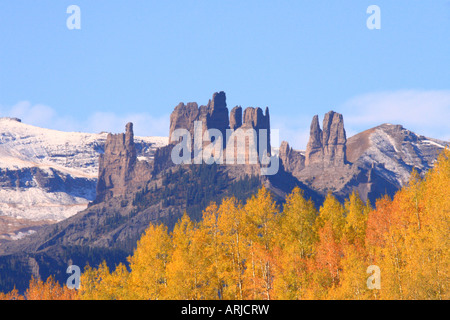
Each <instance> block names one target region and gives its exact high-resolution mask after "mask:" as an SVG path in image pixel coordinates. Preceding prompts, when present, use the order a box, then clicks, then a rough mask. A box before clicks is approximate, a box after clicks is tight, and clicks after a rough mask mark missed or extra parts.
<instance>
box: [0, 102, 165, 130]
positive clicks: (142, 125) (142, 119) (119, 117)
mask: <svg viewBox="0 0 450 320" xmlns="http://www.w3.org/2000/svg"><path fill="white" fill-rule="evenodd" d="M0 116H7V117H16V118H20V119H22V122H24V123H27V124H31V125H34V126H38V127H43V128H49V129H56V130H62V131H81V132H93V133H98V132H101V131H106V132H113V133H118V132H124V130H125V125H126V124H127V123H128V122H133V124H134V126H133V128H134V132H135V135H137V136H167V135H168V134H169V115H163V116H161V117H154V116H152V115H150V114H148V113H128V114H116V113H113V112H94V113H92V114H90V115H87V117H86V120H85V121H77V120H76V119H74V118H72V117H68V116H63V115H59V114H58V113H57V112H56V110H55V109H53V108H51V107H49V106H46V105H42V104H36V105H33V104H31V103H30V102H29V101H21V102H19V103H17V104H15V105H14V106H12V107H0Z"/></svg>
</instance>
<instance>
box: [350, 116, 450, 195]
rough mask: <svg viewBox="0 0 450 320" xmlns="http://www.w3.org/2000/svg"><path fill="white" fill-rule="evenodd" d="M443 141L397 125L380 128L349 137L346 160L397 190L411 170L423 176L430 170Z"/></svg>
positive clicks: (444, 144) (442, 147)
mask: <svg viewBox="0 0 450 320" xmlns="http://www.w3.org/2000/svg"><path fill="white" fill-rule="evenodd" d="M448 145H449V143H448V142H446V141H442V140H438V139H433V138H428V137H425V136H422V135H417V134H415V133H414V132H412V131H410V130H408V129H406V128H404V127H403V126H401V125H393V124H382V125H380V126H377V127H375V128H372V129H369V130H366V131H363V132H361V133H358V134H356V135H354V136H353V137H350V138H349V139H348V141H347V159H348V160H349V161H350V162H352V163H357V164H358V165H359V166H361V167H367V168H369V167H373V168H374V170H375V171H376V172H377V173H378V174H379V175H381V176H382V177H384V179H386V180H388V181H390V182H391V183H393V184H394V185H396V186H397V187H398V188H400V187H402V186H403V185H405V183H406V182H408V180H409V177H410V175H411V171H412V169H413V168H414V169H415V170H417V171H418V172H419V173H425V172H426V171H427V170H429V169H430V168H432V167H433V164H434V162H435V161H436V159H437V156H438V154H439V153H440V152H441V151H442V149H444V148H445V147H446V146H448Z"/></svg>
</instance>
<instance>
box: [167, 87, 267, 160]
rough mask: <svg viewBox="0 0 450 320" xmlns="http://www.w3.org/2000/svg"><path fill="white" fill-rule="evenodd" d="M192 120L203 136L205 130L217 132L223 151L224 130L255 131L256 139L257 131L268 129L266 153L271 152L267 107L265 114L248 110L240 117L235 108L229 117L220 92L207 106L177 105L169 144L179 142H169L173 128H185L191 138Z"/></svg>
mask: <svg viewBox="0 0 450 320" xmlns="http://www.w3.org/2000/svg"><path fill="white" fill-rule="evenodd" d="M195 121H201V122H202V135H203V133H204V132H205V130H208V129H218V130H219V131H220V132H221V133H222V137H223V141H224V148H226V137H227V134H226V130H227V129H232V130H237V129H240V128H242V129H244V130H247V129H255V130H256V133H257V137H258V139H259V134H258V133H259V130H260V129H265V130H267V140H266V143H267V144H266V146H267V148H266V152H267V153H269V154H270V153H271V147H270V116H269V108H266V110H265V114H264V113H263V111H262V109H261V108H253V107H249V108H246V109H245V110H244V113H243V114H242V108H241V107H240V106H236V107H234V108H233V109H232V110H231V113H230V115H228V108H227V104H226V95H225V92H223V91H221V92H216V93H214V94H213V97H212V99H210V100H209V102H208V104H207V105H206V106H200V107H198V104H197V103H195V102H190V103H187V104H186V105H185V104H184V103H180V104H179V105H178V106H176V107H175V109H174V111H173V112H172V114H171V115H170V131H169V143H171V144H176V143H178V141H176V140H174V141H172V140H173V139H172V136H173V132H174V131H175V130H176V129H187V130H188V131H189V132H190V134H191V138H192V139H194V134H195V132H194V122H195ZM207 144H208V142H206V143H203V146H206V145H207ZM256 148H257V151H258V152H259V140H257V145H256Z"/></svg>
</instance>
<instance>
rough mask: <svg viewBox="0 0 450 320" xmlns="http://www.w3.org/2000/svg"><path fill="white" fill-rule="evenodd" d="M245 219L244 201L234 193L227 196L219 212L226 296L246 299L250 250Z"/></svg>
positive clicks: (221, 255) (223, 292)
mask: <svg viewBox="0 0 450 320" xmlns="http://www.w3.org/2000/svg"><path fill="white" fill-rule="evenodd" d="M203 223H204V222H203ZM245 223H246V212H245V211H244V210H243V208H242V205H241V204H240V203H238V202H237V200H236V199H235V198H234V197H232V198H225V199H223V200H222V203H221V204H220V207H219V215H218V227H219V241H220V243H221V245H222V247H221V250H220V264H221V268H220V269H219V273H220V275H221V278H222V280H223V283H224V286H223V287H222V288H221V292H222V298H223V299H233V300H242V299H244V296H245V292H246V288H245V287H244V276H245V275H244V270H245V261H246V259H247V254H248V241H247V239H246V233H245V232H246V226H245Z"/></svg>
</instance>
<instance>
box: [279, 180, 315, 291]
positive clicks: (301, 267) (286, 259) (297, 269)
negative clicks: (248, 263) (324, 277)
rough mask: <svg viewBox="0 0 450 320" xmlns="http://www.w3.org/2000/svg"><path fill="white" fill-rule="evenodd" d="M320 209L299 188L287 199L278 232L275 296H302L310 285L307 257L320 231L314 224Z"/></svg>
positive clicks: (311, 251) (310, 253)
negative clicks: (308, 284) (317, 230)
mask: <svg viewBox="0 0 450 320" xmlns="http://www.w3.org/2000/svg"><path fill="white" fill-rule="evenodd" d="M317 214H318V213H317V210H316V208H315V207H314V203H313V202H312V201H311V200H308V201H307V200H306V199H305V198H304V197H303V193H302V191H301V190H300V188H298V187H296V188H295V189H294V190H293V191H292V192H291V194H289V195H288V196H287V198H286V203H285V205H284V208H283V212H282V213H281V214H280V219H279V232H278V234H277V235H276V239H277V241H276V249H277V250H276V255H275V259H274V261H275V264H276V277H275V279H274V294H275V298H276V299H302V298H303V292H304V290H305V288H306V286H307V279H308V273H307V263H306V259H307V258H309V257H310V256H311V255H312V253H313V248H314V244H315V242H316V241H317V234H316V233H315V231H314V229H313V226H314V222H315V219H316V218H317Z"/></svg>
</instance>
